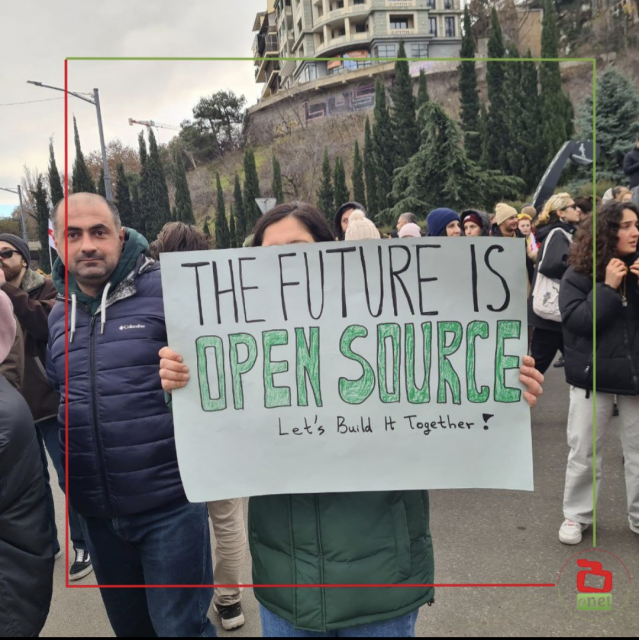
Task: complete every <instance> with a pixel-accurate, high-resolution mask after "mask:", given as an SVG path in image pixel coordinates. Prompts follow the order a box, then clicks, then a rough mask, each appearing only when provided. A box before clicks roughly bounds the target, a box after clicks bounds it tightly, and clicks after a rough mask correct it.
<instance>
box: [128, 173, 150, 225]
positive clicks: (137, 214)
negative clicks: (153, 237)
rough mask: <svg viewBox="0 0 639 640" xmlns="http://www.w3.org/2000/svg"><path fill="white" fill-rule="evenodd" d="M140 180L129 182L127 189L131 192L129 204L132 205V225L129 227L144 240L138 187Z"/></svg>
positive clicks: (142, 216)
mask: <svg viewBox="0 0 639 640" xmlns="http://www.w3.org/2000/svg"><path fill="white" fill-rule="evenodd" d="M141 184H142V180H141V179H140V180H138V181H132V180H129V189H130V190H131V203H132V205H133V221H134V222H133V224H132V225H131V226H132V227H133V228H134V229H135V230H136V231H137V232H138V233H141V234H142V235H143V236H144V237H145V238H146V226H145V222H144V212H143V211H142V203H141V201H140V187H141Z"/></svg>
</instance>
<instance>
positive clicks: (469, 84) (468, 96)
mask: <svg viewBox="0 0 639 640" xmlns="http://www.w3.org/2000/svg"><path fill="white" fill-rule="evenodd" d="M460 55H461V57H462V58H474V57H475V42H474V40H473V34H472V32H471V23H470V11H469V9H468V5H466V6H465V7H464V35H463V36H462V45H461V52H460ZM459 93H460V101H461V127H462V130H463V131H464V146H465V148H466V153H467V154H468V157H469V158H470V159H471V160H473V161H474V162H479V160H480V159H481V152H482V141H481V134H480V130H479V125H480V123H479V104H480V102H479V91H478V89H477V72H476V69H475V61H474V60H468V61H465V62H462V63H461V64H460V65H459Z"/></svg>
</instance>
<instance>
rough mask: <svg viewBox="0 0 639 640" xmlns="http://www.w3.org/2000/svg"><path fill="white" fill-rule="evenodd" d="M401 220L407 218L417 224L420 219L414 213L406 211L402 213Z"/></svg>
mask: <svg viewBox="0 0 639 640" xmlns="http://www.w3.org/2000/svg"><path fill="white" fill-rule="evenodd" d="M399 217H400V219H401V220H406V222H407V223H409V224H410V223H412V224H417V222H418V219H417V216H416V215H415V214H414V213H410V212H406V213H402V214H401V215H400V216H399Z"/></svg>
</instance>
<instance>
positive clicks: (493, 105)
mask: <svg viewBox="0 0 639 640" xmlns="http://www.w3.org/2000/svg"><path fill="white" fill-rule="evenodd" d="M505 53H506V50H505V47H504V36H503V34H502V31H501V26H500V24H499V18H498V16H497V9H496V8H495V7H493V9H492V12H491V15H490V37H489V39H488V57H489V58H503V57H504V55H505ZM505 66H506V65H505V64H504V63H503V62H487V63H486V84H487V86H488V100H489V101H490V110H489V111H488V124H487V127H486V141H485V145H484V152H485V153H484V156H483V162H484V164H485V166H486V167H487V168H489V169H498V170H501V169H503V168H504V165H505V164H506V158H505V153H506V148H507V140H506V135H505V133H506V132H505V130H504V121H505V119H506V101H505V93H504V82H505V76H506V69H505Z"/></svg>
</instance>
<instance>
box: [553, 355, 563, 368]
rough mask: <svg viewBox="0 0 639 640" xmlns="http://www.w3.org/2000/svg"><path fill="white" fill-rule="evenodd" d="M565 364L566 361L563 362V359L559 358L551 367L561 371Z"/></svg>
mask: <svg viewBox="0 0 639 640" xmlns="http://www.w3.org/2000/svg"><path fill="white" fill-rule="evenodd" d="M565 364H566V361H565V360H564V357H563V356H561V358H559V360H557V362H555V364H554V365H553V367H555V369H561V367H563V366H564V365H565Z"/></svg>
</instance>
